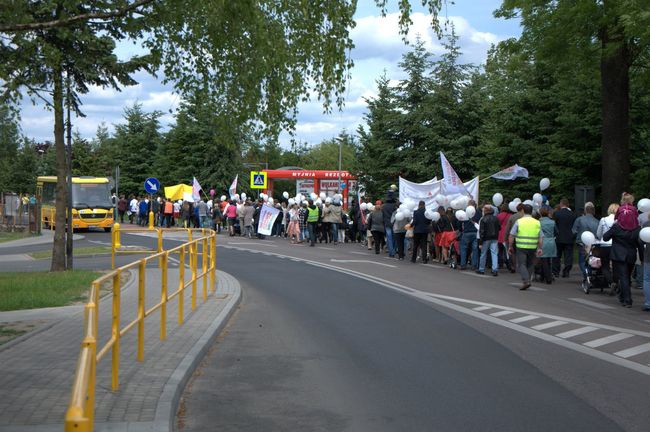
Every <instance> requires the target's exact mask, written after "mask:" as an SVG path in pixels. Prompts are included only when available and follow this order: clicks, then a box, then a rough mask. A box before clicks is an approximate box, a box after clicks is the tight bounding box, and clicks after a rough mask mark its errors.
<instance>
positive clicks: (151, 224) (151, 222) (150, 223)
mask: <svg viewBox="0 0 650 432" xmlns="http://www.w3.org/2000/svg"><path fill="white" fill-rule="evenodd" d="M149 229H150V230H153V212H152V211H150V212H149Z"/></svg>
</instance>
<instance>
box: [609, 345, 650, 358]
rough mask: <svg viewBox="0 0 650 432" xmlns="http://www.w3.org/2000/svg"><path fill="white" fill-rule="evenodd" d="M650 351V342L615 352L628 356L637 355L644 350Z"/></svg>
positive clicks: (623, 356) (620, 355) (624, 356)
mask: <svg viewBox="0 0 650 432" xmlns="http://www.w3.org/2000/svg"><path fill="white" fill-rule="evenodd" d="M648 351H650V342H648V343H644V344H643V345H639V346H635V347H633V348H628V349H625V350H623V351H618V352H615V353H614V355H615V356H619V357H622V358H628V357H632V356H635V355H639V354H643V353H644V352H648Z"/></svg>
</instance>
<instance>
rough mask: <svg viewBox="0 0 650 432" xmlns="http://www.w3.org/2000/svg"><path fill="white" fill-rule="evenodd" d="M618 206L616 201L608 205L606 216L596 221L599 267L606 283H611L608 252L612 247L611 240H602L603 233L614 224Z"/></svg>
mask: <svg viewBox="0 0 650 432" xmlns="http://www.w3.org/2000/svg"><path fill="white" fill-rule="evenodd" d="M618 207H619V205H618V204H616V203H614V204H610V205H609V207H608V208H607V217H604V218H601V219H600V222H598V230H597V231H596V238H597V239H598V241H599V243H598V246H600V262H601V266H602V267H601V268H602V269H603V276H605V280H606V281H607V285H611V284H612V267H611V262H610V259H609V252H610V250H611V248H612V241H611V240H609V241H604V240H603V235H604V234H605V233H606V232H607V231H609V230H610V228H612V226H613V225H614V215H616V210H618ZM614 282H615V281H614Z"/></svg>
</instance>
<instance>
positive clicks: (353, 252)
mask: <svg viewBox="0 0 650 432" xmlns="http://www.w3.org/2000/svg"><path fill="white" fill-rule="evenodd" d="M350 253H351V254H355V255H363V256H368V254H367V253H366V252H355V251H350Z"/></svg>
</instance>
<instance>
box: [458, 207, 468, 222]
mask: <svg viewBox="0 0 650 432" xmlns="http://www.w3.org/2000/svg"><path fill="white" fill-rule="evenodd" d="M456 219H458V220H459V221H461V222H463V221H465V220H467V214H466V213H465V211H464V210H456Z"/></svg>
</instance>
